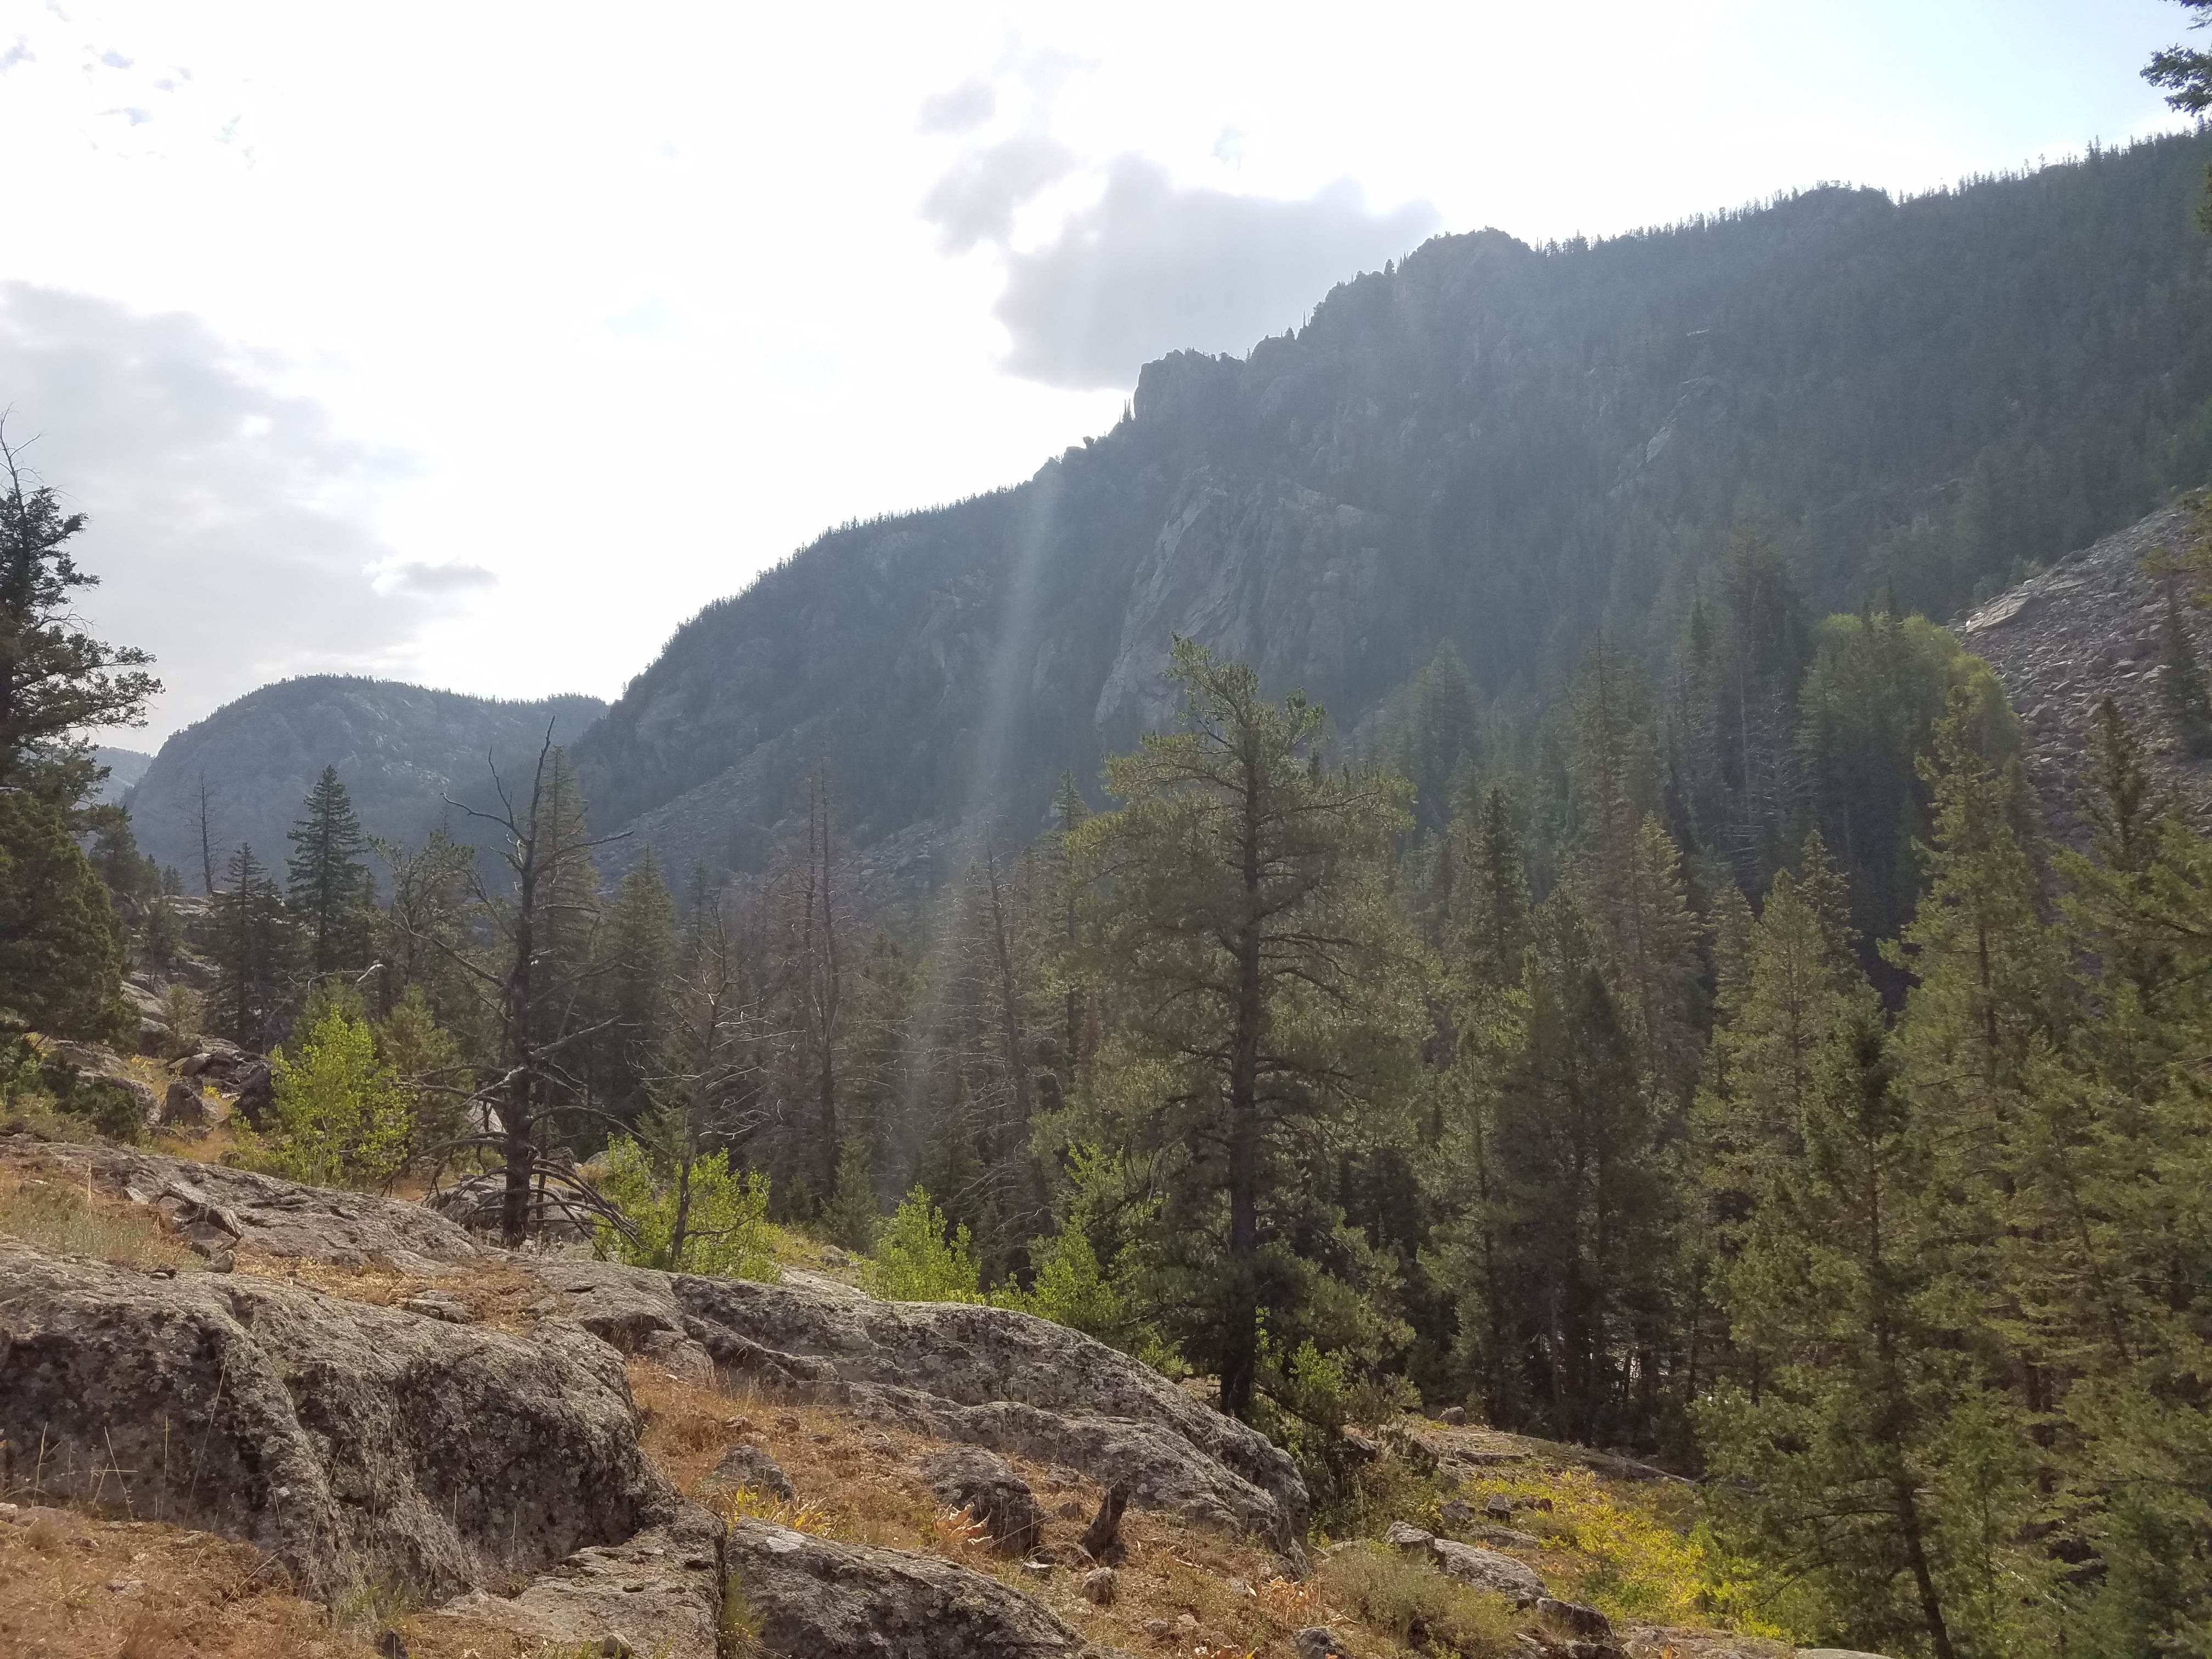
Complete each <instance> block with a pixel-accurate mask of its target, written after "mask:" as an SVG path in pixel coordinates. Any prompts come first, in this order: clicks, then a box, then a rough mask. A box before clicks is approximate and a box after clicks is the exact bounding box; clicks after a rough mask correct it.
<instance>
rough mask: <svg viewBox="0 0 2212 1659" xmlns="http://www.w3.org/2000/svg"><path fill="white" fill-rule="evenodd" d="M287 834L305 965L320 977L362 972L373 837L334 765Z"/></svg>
mask: <svg viewBox="0 0 2212 1659" xmlns="http://www.w3.org/2000/svg"><path fill="white" fill-rule="evenodd" d="M303 805H304V807H305V816H304V817H301V818H300V820H299V821H298V822H297V823H294V824H293V826H292V828H291V829H289V831H287V832H286V836H287V839H289V841H290V842H291V843H292V857H291V861H290V863H289V866H288V874H289V878H290V880H289V885H288V888H287V891H286V898H287V900H288V902H289V905H290V908H291V912H292V915H293V916H294V918H295V921H296V923H297V925H298V927H299V929H300V932H301V947H302V951H303V953H304V955H305V957H306V960H305V963H303V965H304V966H305V968H306V969H307V972H308V974H309V975H311V976H313V977H314V978H317V979H319V978H321V977H322V976H323V975H325V974H336V973H357V972H358V971H360V970H361V969H363V968H366V967H367V966H368V962H369V951H370V942H369V912H370V910H371V908H373V906H374V903H375V900H376V887H375V884H374V880H373V879H372V878H371V877H370V875H369V873H368V863H367V858H368V837H367V836H364V835H363V834H362V829H361V819H360V818H359V817H356V815H355V812H354V810H353V802H352V801H351V799H349V798H348V796H347V794H346V790H345V786H344V785H343V783H341V782H339V781H338V770H337V768H336V767H335V766H325V768H324V769H323V773H322V775H321V776H320V777H319V778H318V779H316V781H315V787H313V789H311V790H309V791H308V792H307V800H306V801H305V802H304V803H303Z"/></svg>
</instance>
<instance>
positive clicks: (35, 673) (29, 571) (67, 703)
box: [0, 429, 161, 814]
mask: <svg viewBox="0 0 2212 1659" xmlns="http://www.w3.org/2000/svg"><path fill="white" fill-rule="evenodd" d="M0 474H4V475H5V476H4V477H0V787H5V788H15V789H31V790H34V791H36V792H37V793H39V794H40V795H41V796H42V797H43V798H44V799H46V800H47V801H48V802H50V803H51V804H52V805H54V806H56V807H58V809H60V810H61V811H63V812H64V814H68V813H71V812H74V811H76V808H77V807H78V806H79V805H81V804H82V801H83V799H84V798H85V796H86V795H88V793H91V791H92V789H93V788H94V787H95V786H96V785H97V783H98V781H99V769H98V767H97V766H95V765H94V763H93V761H92V759H91V755H90V752H89V750H88V746H87V744H86V743H85V742H84V740H83V739H82V738H81V737H80V736H78V735H77V734H78V733H81V732H84V731H85V730H86V729H87V728H89V727H94V726H139V725H143V724H144V722H145V718H146V704H147V702H149V700H150V699H151V698H152V697H153V696H155V693H157V692H159V691H160V690H161V682H160V681H158V680H156V679H155V678H154V677H153V676H152V675H150V674H149V673H147V672H146V671H145V669H146V665H148V664H149V663H150V662H152V660H153V659H152V658H151V657H149V656H148V655H147V654H146V653H144V652H143V651H139V650H137V649H134V648H132V647H128V646H113V645H108V644H106V643H105V642H104V641H100V640H98V639H95V638H94V637H93V636H92V635H90V634H88V633H86V632H85V631H84V630H83V629H82V619H81V618H80V617H79V616H78V615H77V611H76V597H75V596H76V594H78V593H79V592H82V591H83V590H84V589H86V588H89V587H95V586H99V582H100V579H99V578H98V577H97V576H94V575H91V574H88V573H86V572H84V571H82V570H80V569H78V568H77V565H76V558H75V556H73V555H72V554H71V553H70V546H69V544H70V543H71V542H72V541H74V540H76V538H77V536H78V534H79V533H80V532H82V530H83V528H84V523H85V520H84V514H82V513H64V512H63V511H62V509H61V504H60V502H59V501H58V500H57V499H56V497H55V495H54V492H53V490H52V489H51V488H49V487H48V486H46V485H45V484H36V485H34V484H33V483H32V481H31V480H30V478H29V477H28V476H27V474H26V472H25V471H24V469H23V465H22V461H21V454H20V453H19V452H18V451H17V449H16V448H15V447H14V446H13V445H11V444H9V441H8V438H7V435H6V432H5V430H4V429H0Z"/></svg>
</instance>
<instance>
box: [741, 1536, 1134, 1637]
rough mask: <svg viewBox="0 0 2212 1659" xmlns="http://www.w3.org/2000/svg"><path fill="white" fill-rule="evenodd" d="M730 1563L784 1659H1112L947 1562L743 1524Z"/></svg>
mask: <svg viewBox="0 0 2212 1659" xmlns="http://www.w3.org/2000/svg"><path fill="white" fill-rule="evenodd" d="M726 1560H727V1563H728V1566H729V1571H730V1577H731V1580H732V1586H733V1588H734V1589H735V1590H736V1593H737V1595H738V1598H739V1600H740V1601H742V1603H743V1606H744V1612H743V1614H742V1617H743V1619H744V1623H745V1624H746V1625H747V1626H748V1627H749V1628H750V1630H751V1631H752V1632H753V1633H754V1636H755V1638H756V1639H757V1641H758V1642H759V1644H760V1646H761V1649H762V1650H763V1651H764V1652H766V1653H769V1654H774V1655H778V1656H790V1659H1053V1656H1061V1655H1064V1656H1067V1659H1076V1656H1083V1659H1108V1656H1109V1652H1110V1650H1104V1649H1099V1648H1096V1647H1092V1646H1091V1645H1090V1644H1087V1643H1085V1640H1084V1638H1082V1636H1081V1635H1080V1634H1079V1633H1078V1632H1076V1631H1075V1630H1073V1629H1072V1628H1071V1627H1070V1626H1067V1625H1066V1624H1064V1623H1062V1622H1061V1621H1060V1620H1059V1619H1058V1618H1056V1617H1055V1616H1054V1615H1053V1614H1052V1613H1048V1612H1047V1611H1046V1610H1045V1609H1044V1608H1043V1607H1040V1606H1038V1605H1037V1604H1036V1602H1035V1601H1031V1600H1030V1598H1029V1597H1027V1596H1025V1595H1020V1594H1018V1592H1016V1591H1014V1590H1011V1589H1007V1588H1006V1586H1005V1585H1003V1584H1001V1583H999V1582H998V1581H997V1580H996V1579H994V1578H987V1577H984V1576H983V1575H982V1574H981V1573H980V1572H975V1571H970V1570H969V1569H968V1568H966V1567H963V1566H958V1565H955V1564H953V1563H951V1562H950V1561H940V1560H939V1559H936V1558H935V1557H933V1556H927V1555H913V1554H908V1553H906V1552H905V1551H902V1550H887V1549H876V1548H872V1547H868V1546H866V1545H863V1544H844V1543H836V1542H833V1541H830V1540H829V1539H825V1538H817V1537H815V1536H813V1535H811V1534H807V1533H799V1532H793V1531H791V1530H789V1529H788V1528H783V1527H778V1526H773V1525H771V1524H769V1522H764V1521H754V1520H750V1519H745V1518H743V1517H740V1518H739V1519H738V1520H737V1521H736V1522H732V1525H731V1527H730V1533H729V1539H728V1543H727V1547H726Z"/></svg>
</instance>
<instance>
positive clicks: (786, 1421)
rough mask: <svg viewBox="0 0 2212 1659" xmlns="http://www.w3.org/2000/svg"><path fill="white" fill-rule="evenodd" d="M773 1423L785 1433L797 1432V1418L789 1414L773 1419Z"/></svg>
mask: <svg viewBox="0 0 2212 1659" xmlns="http://www.w3.org/2000/svg"><path fill="white" fill-rule="evenodd" d="M775 1425H776V1427H777V1428H779V1429H781V1430H782V1431H784V1432H785V1433H786V1434H796V1433H798V1432H799V1419H797V1418H795V1417H790V1416H785V1417H779V1418H777V1419H775Z"/></svg>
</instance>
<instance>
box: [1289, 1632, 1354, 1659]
mask: <svg viewBox="0 0 2212 1659" xmlns="http://www.w3.org/2000/svg"><path fill="white" fill-rule="evenodd" d="M1291 1647H1292V1648H1294V1649H1295V1650H1297V1656H1298V1659H1342V1656H1343V1653H1344V1645H1343V1644H1342V1643H1340V1642H1339V1641H1338V1640H1337V1636H1336V1632H1334V1631H1333V1630H1331V1629H1329V1627H1328V1626H1326V1625H1308V1626H1306V1627H1305V1628H1304V1630H1301V1631H1294V1632H1291Z"/></svg>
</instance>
